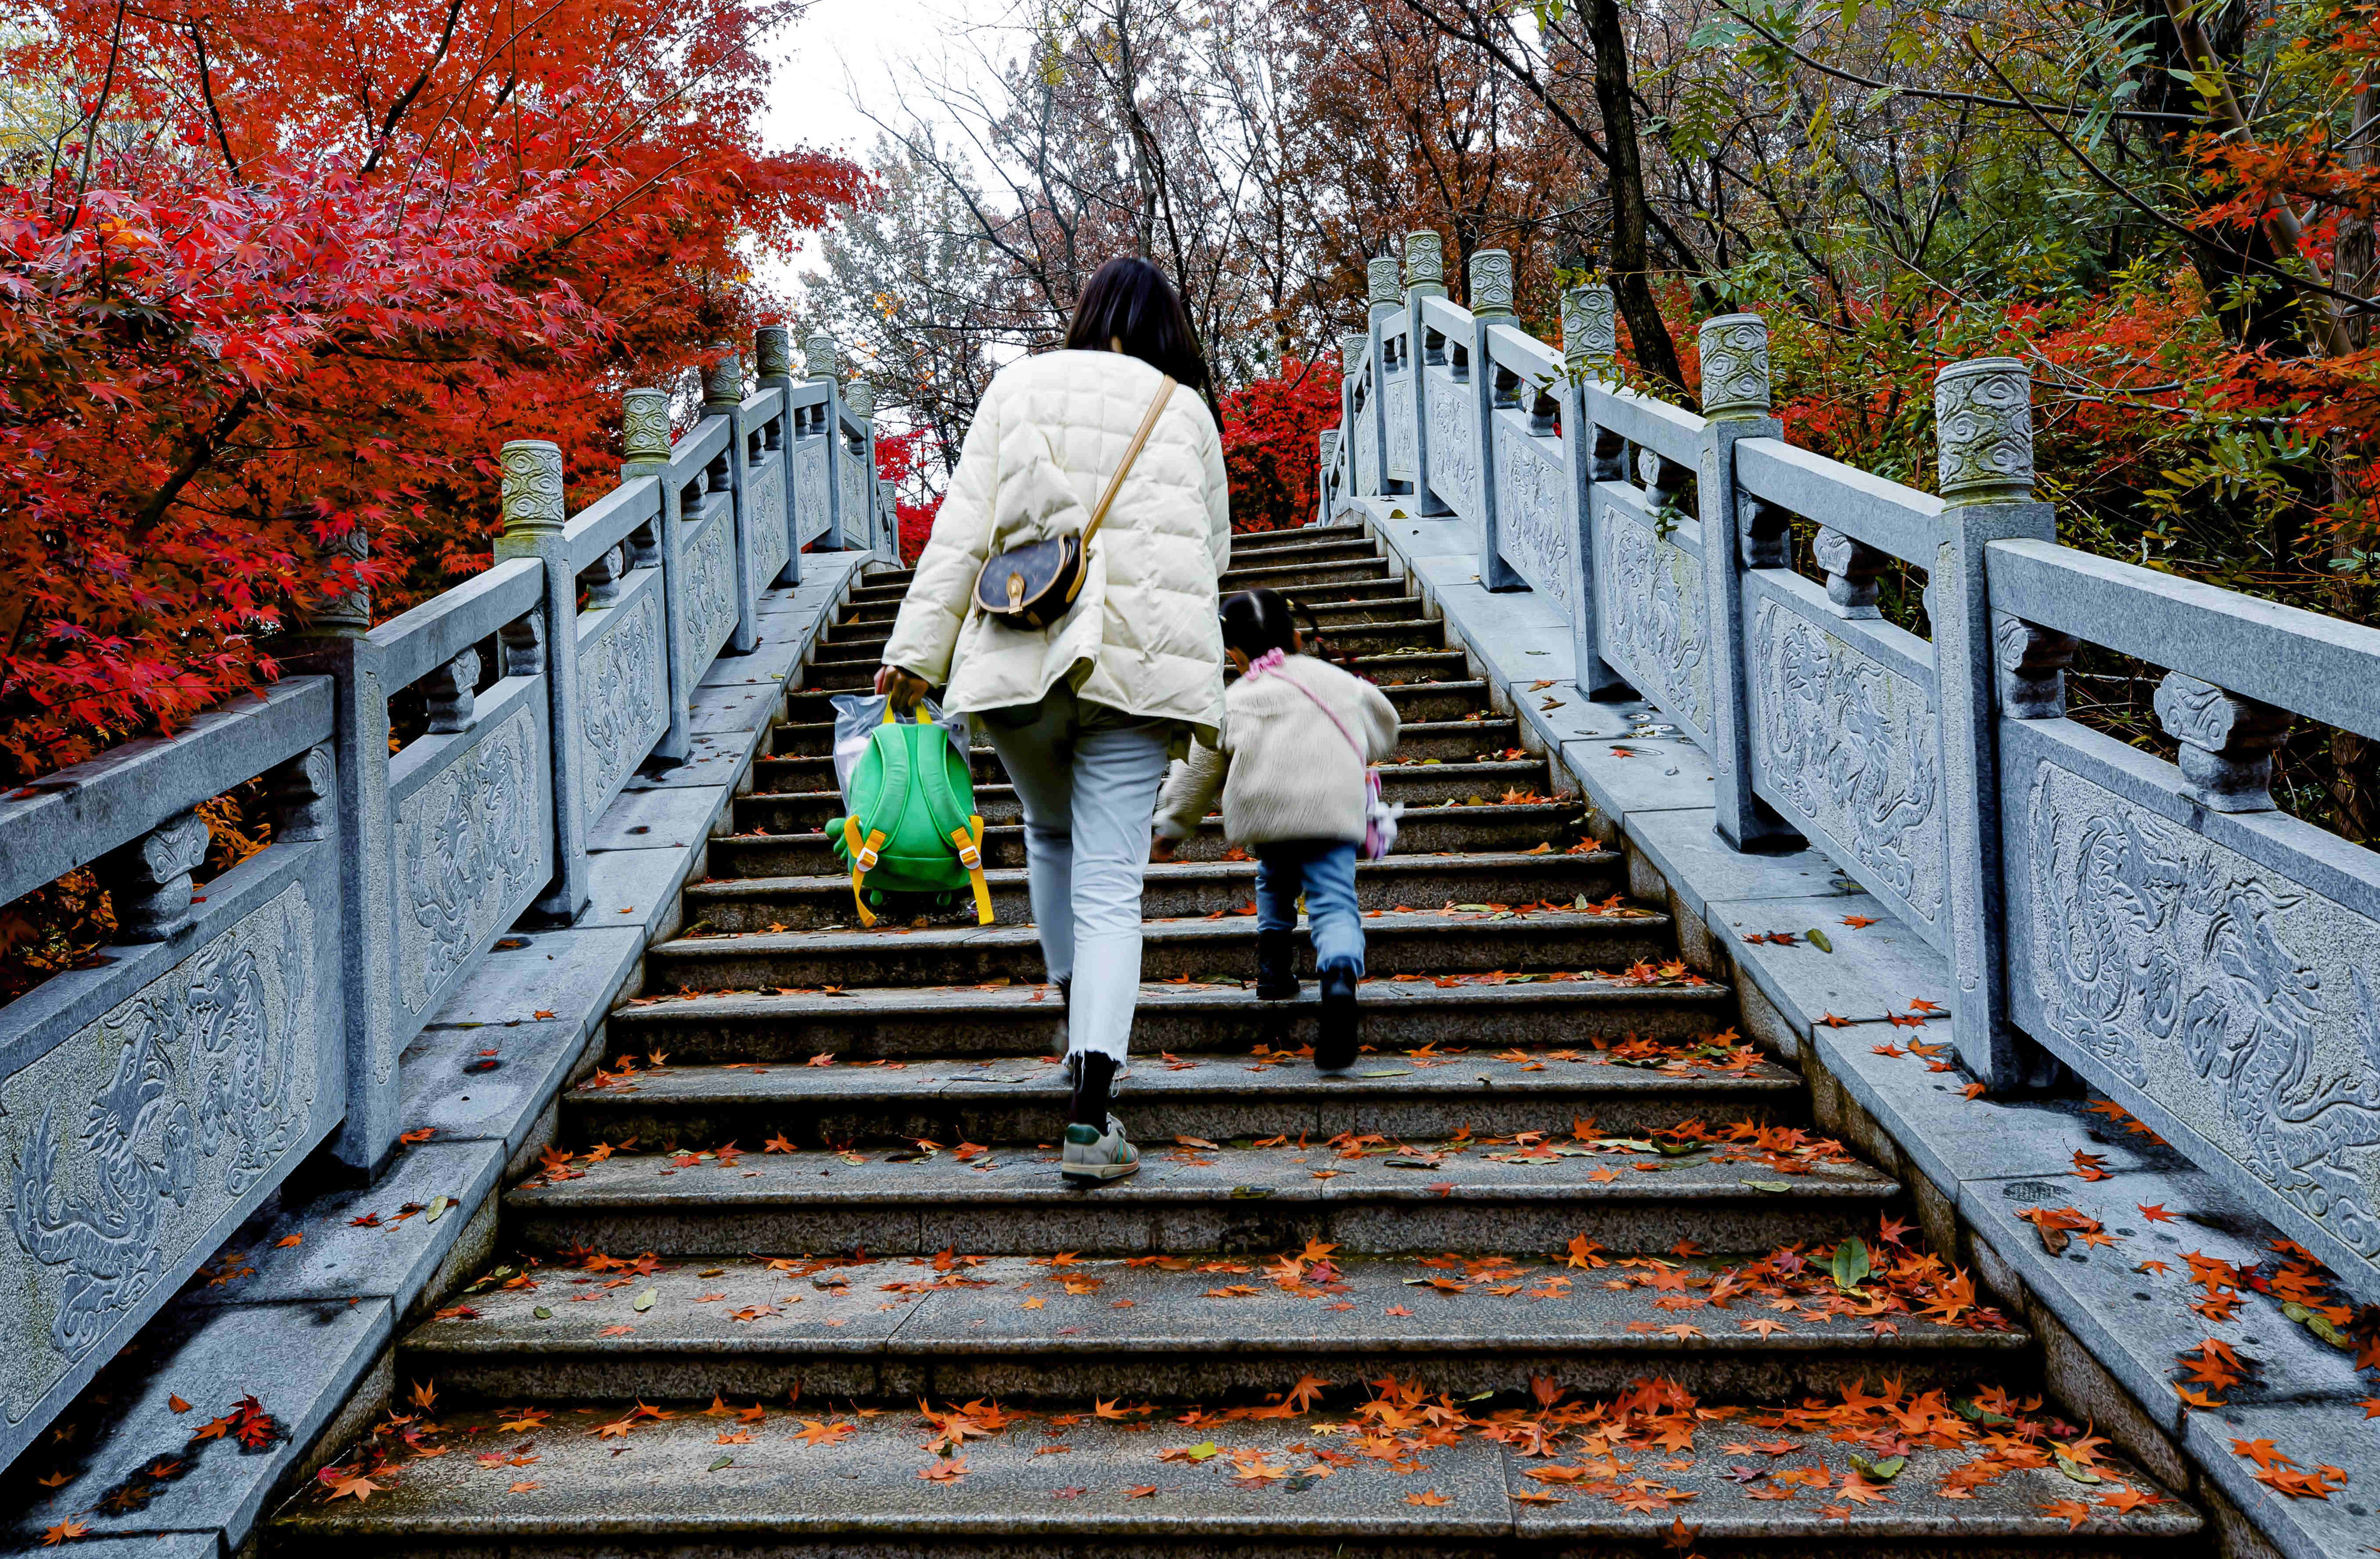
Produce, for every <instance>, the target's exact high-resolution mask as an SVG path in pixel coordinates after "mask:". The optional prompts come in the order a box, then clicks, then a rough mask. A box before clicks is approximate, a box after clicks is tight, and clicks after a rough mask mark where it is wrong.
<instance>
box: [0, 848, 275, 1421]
mask: <svg viewBox="0 0 2380 1559" xmlns="http://www.w3.org/2000/svg"><path fill="white" fill-rule="evenodd" d="M321 933H322V928H321V927H318V926H317V925H316V924H315V918H314V910H313V906H312V905H311V904H310V902H309V901H308V900H307V897H306V889H305V886H304V885H303V884H302V883H297V882H292V883H291V884H289V885H288V886H287V887H286V888H283V889H282V890H281V891H280V892H279V893H277V894H275V895H274V896H273V898H272V899H270V900H267V901H266V902H265V903H263V904H262V905H261V906H260V907H258V908H257V909H255V910H253V911H251V912H249V913H248V914H246V915H244V916H242V917H241V918H240V919H239V920H238V921H237V923H235V924H234V925H230V926H229V927H227V928H225V930H224V931H222V932H220V933H219V934H217V935H216V936H214V937H211V938H210V939H209V940H208V941H207V942H206V944H205V945H204V946H202V947H200V949H198V950H197V951H195V952H193V953H192V954H191V955H190V956H189V957H188V958H186V959H184V960H183V961H181V962H179V963H177V964H176V965H175V966H174V967H173V968H172V969H170V970H168V971H167V972H166V973H164V974H162V975H160V976H158V977H157V978H156V979H154V980H152V981H151V982H149V984H147V985H143V986H142V987H141V988H140V990H139V991H137V992H135V993H134V994H133V995H131V996H130V997H127V998H126V999H124V1000H123V1001H120V1002H118V1003H117V1004H116V1005H115V1006H114V1007H113V1008H110V1009H108V1010H107V1012H106V1013H105V1014H104V1015H103V1016H102V1017H100V1018H99V1019H97V1020H96V1021H93V1022H91V1023H90V1024H88V1025H86V1026H85V1027H83V1028H82V1029H80V1030H79V1031H78V1032H77V1033H74V1034H73V1035H72V1036H71V1037H69V1038H68V1039H67V1040H66V1041H65V1042H64V1043H63V1044H61V1045H58V1046H57V1047H56V1048H55V1049H54V1050H52V1051H50V1052H49V1053H48V1054H47V1055H46V1056H44V1057H42V1058H41V1059H40V1060H38V1061H35V1062H33V1063H32V1064H31V1065H30V1066H28V1067H27V1068H25V1069H24V1070H21V1071H19V1072H18V1073H16V1074H15V1075H14V1076H12V1077H10V1078H8V1079H7V1080H6V1082H0V1120H5V1121H7V1122H11V1123H14V1124H12V1125H11V1126H10V1128H9V1130H11V1131H15V1130H22V1129H23V1123H25V1122H29V1121H30V1122H32V1123H33V1124H32V1125H31V1128H30V1130H27V1131H25V1133H24V1135H23V1136H22V1138H21V1139H20V1140H19V1141H18V1143H17V1153H16V1156H15V1161H14V1163H13V1164H12V1166H11V1167H10V1174H9V1190H10V1192H11V1194H12V1195H13V1197H14V1202H13V1204H12V1205H11V1207H10V1208H9V1226H10V1228H11V1230H12V1232H13V1233H14V1234H15V1235H16V1239H17V1247H18V1251H20V1252H22V1257H23V1260H22V1261H21V1262H19V1261H15V1260H12V1261H9V1262H7V1263H5V1265H0V1270H9V1275H8V1277H7V1279H6V1282H7V1287H8V1289H9V1291H10V1292H11V1293H12V1294H16V1295H18V1296H19V1297H20V1302H21V1303H22V1305H23V1310H22V1312H21V1313H22V1316H23V1320H24V1323H25V1325H26V1330H25V1332H24V1333H22V1334H21V1335H24V1336H25V1338H26V1340H27V1341H30V1340H31V1334H30V1327H31V1326H33V1325H37V1324H39V1323H40V1318H41V1316H42V1314H43V1313H44V1312H46V1314H47V1317H48V1322H47V1331H48V1338H49V1351H46V1352H36V1351H35V1350H34V1349H32V1348H5V1349H0V1397H4V1398H5V1405H6V1414H7V1419H8V1421H9V1422H11V1423H18V1422H22V1421H23V1420H24V1419H25V1418H26V1416H27V1415H28V1414H29V1413H30V1412H31V1410H32V1409H33V1408H34V1406H35V1405H36V1404H37V1403H38V1402H39V1401H40V1400H41V1398H42V1395H43V1393H44V1392H46V1391H47V1390H48V1389H49V1388H50V1386H51V1385H53V1384H55V1382H56V1381H57V1380H58V1379H59V1378H60V1377H61V1376H62V1375H64V1374H65V1373H66V1372H67V1371H68V1370H69V1369H71V1368H72V1367H73V1365H74V1364H75V1363H76V1362H77V1361H78V1360H81V1359H83V1358H84V1357H85V1356H86V1355H88V1354H89V1353H90V1352H91V1349H92V1348H95V1347H97V1346H99V1345H100V1344H101V1343H102V1342H103V1341H104V1340H105V1339H107V1338H108V1337H109V1336H110V1335H112V1334H113V1333H114V1331H115V1328H116V1326H117V1325H118V1323H119V1322H120V1320H121V1319H122V1318H123V1317H124V1316H126V1315H128V1314H129V1313H131V1312H132V1311H135V1310H137V1309H138V1308H139V1307H140V1304H141V1302H142V1300H143V1299H146V1298H147V1297H149V1296H150V1295H151V1294H152V1292H153V1291H154V1290H155V1288H156V1287H157V1286H158V1285H159V1284H160V1283H161V1282H163V1281H164V1275H165V1273H166V1271H167V1269H168V1268H169V1267H171V1266H172V1265H173V1264H174V1263H175V1262H176V1261H177V1260H178V1259H179V1258H181V1257H183V1256H185V1255H187V1254H188V1252H189V1251H190V1249H191V1247H192V1246H193V1244H195V1243H196V1242H197V1241H198V1240H199V1239H201V1238H202V1237H204V1236H206V1235H207V1234H208V1233H209V1232H210V1231H211V1230H212V1228H213V1227H214V1226H215V1224H216V1223H217V1221H218V1220H220V1219H221V1218H222V1216H223V1215H225V1212H226V1211H228V1210H229V1209H230V1208H231V1207H232V1206H233V1205H234V1204H235V1203H236V1202H238V1200H239V1199H240V1198H241V1197H242V1196H244V1195H245V1194H246V1193H247V1192H249V1190H253V1189H254V1188H255V1187H256V1186H257V1185H258V1184H259V1183H260V1182H261V1181H263V1180H264V1179H266V1178H268V1177H269V1176H270V1175H271V1174H272V1173H273V1169H274V1167H275V1166H277V1165H278V1164H279V1162H280V1161H281V1159H282V1158H283V1157H284V1155H285V1154H288V1153H289V1152H291V1151H292V1150H293V1149H295V1148H297V1146H299V1145H300V1142H299V1139H300V1138H301V1136H302V1134H303V1133H304V1131H305V1128H306V1125H307V1122H308V1121H309V1120H310V1118H312V1113H313V1104H314V1095H315V1085H316V1073H315V1069H316V1063H317V1059H318V1057H319V1054H320V1050H319V1045H318V1043H317V1036H316V1033H315V1027H316V1013H315V1002H314V949H315V944H316V941H317V939H318V937H319V936H320V935H321ZM79 1100H87V1101H88V1103H87V1104H85V1105H84V1106H83V1107H82V1120H81V1123H80V1125H79V1128H68V1129H67V1130H72V1138H71V1142H70V1143H69V1142H67V1141H65V1140H62V1127H61V1123H60V1120H59V1115H60V1112H61V1109H62V1108H69V1109H70V1108H72V1107H73V1106H72V1105H71V1104H70V1103H69V1101H79ZM43 1268H46V1269H49V1270H47V1271H43V1270H42V1269H43ZM11 1269H12V1270H11ZM8 1335H11V1336H16V1335H20V1334H19V1332H18V1330H16V1329H14V1328H12V1329H11V1330H10V1332H9V1334H8Z"/></svg>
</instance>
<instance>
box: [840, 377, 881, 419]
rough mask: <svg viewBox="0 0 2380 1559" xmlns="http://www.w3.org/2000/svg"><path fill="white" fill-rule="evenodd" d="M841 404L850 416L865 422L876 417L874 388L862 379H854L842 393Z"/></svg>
mask: <svg viewBox="0 0 2380 1559" xmlns="http://www.w3.org/2000/svg"><path fill="white" fill-rule="evenodd" d="M843 404H844V405H847V406H849V407H850V408H851V415H852V416H854V417H857V418H858V419H859V420H860V421H862V422H866V421H868V419H869V418H871V417H874V416H875V415H876V386H874V385H873V384H870V383H868V381H866V380H864V379H855V380H853V381H851V383H850V385H849V387H848V388H846V389H845V390H844V393H843Z"/></svg>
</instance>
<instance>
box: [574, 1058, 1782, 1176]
mask: <svg viewBox="0 0 2380 1559" xmlns="http://www.w3.org/2000/svg"><path fill="white" fill-rule="evenodd" d="M1165 1054H1166V1055H1171V1054H1172V1052H1167V1053H1165ZM1541 1054H1542V1052H1535V1051H1518V1052H1511V1053H1508V1055H1507V1056H1505V1057H1497V1056H1492V1055H1470V1054H1463V1055H1457V1056H1452V1057H1422V1058H1420V1059H1418V1060H1416V1059H1414V1058H1413V1057H1407V1056H1404V1055H1401V1054H1399V1053H1397V1052H1396V1051H1394V1050H1393V1049H1391V1050H1389V1051H1386V1052H1377V1053H1375V1054H1373V1055H1369V1056H1359V1057H1357V1059H1356V1064H1355V1066H1354V1068H1353V1069H1351V1070H1348V1071H1347V1072H1344V1073H1340V1074H1326V1073H1322V1072H1318V1071H1316V1070H1314V1068H1313V1067H1312V1066H1311V1065H1310V1064H1309V1063H1307V1062H1305V1061H1303V1060H1300V1061H1296V1062H1292V1063H1281V1064H1276V1063H1272V1062H1269V1061H1259V1060H1251V1059H1249V1058H1248V1057H1230V1056H1211V1055H1210V1056H1207V1057H1177V1058H1175V1059H1172V1060H1167V1059H1165V1058H1164V1056H1162V1055H1149V1054H1147V1053H1144V1054H1143V1055H1142V1056H1141V1057H1138V1058H1137V1059H1135V1061H1134V1062H1133V1063H1132V1070H1131V1072H1130V1075H1129V1081H1128V1082H1126V1084H1125V1085H1124V1087H1123V1091H1122V1092H1121V1093H1120V1094H1118V1095H1117V1099H1116V1115H1117V1117H1118V1118H1120V1119H1122V1120H1123V1123H1124V1126H1125V1127H1126V1129H1127V1130H1130V1132H1131V1133H1132V1137H1133V1140H1134V1141H1135V1142H1173V1141H1175V1140H1176V1139H1178V1138H1182V1137H1185V1136H1187V1137H1199V1138H1205V1139H1207V1140H1208V1141H1209V1142H1238V1143H1239V1144H1240V1145H1243V1146H1245V1145H1246V1144H1247V1143H1248V1142H1251V1141H1256V1140H1261V1139H1263V1138H1267V1137H1273V1136H1280V1135H1282V1134H1284V1133H1285V1134H1287V1135H1289V1136H1291V1137H1293V1138H1294V1137H1299V1136H1302V1135H1305V1134H1306V1133H1311V1134H1312V1138H1313V1140H1314V1141H1316V1142H1326V1141H1328V1140H1330V1138H1333V1137H1337V1136H1339V1135H1341V1134H1342V1133H1343V1132H1354V1133H1356V1134H1359V1135H1361V1134H1366V1133H1377V1134H1378V1135H1381V1136H1384V1137H1387V1138H1388V1139H1390V1141H1392V1142H1403V1141H1408V1140H1417V1139H1421V1138H1432V1139H1436V1138H1444V1137H1447V1136H1450V1135H1451V1134H1453V1133H1454V1132H1457V1131H1461V1130H1464V1129H1466V1128H1467V1129H1469V1130H1472V1131H1473V1132H1475V1133H1476V1134H1478V1135H1481V1136H1504V1137H1509V1136H1511V1135H1512V1134H1513V1133H1515V1132H1521V1131H1542V1130H1556V1131H1558V1132H1567V1131H1569V1130H1572V1128H1573V1124H1574V1123H1577V1122H1582V1121H1584V1122H1587V1123H1590V1129H1591V1130H1593V1131H1595V1132H1596V1133H1597V1134H1600V1135H1603V1136H1611V1137H1627V1138H1635V1139H1642V1138H1643V1137H1644V1135H1645V1133H1646V1132H1652V1131H1665V1130H1669V1129H1670V1127H1673V1126H1675V1125H1677V1124H1678V1123H1679V1122H1681V1121H1683V1120H1691V1119H1701V1120H1704V1121H1707V1122H1712V1123H1717V1122H1719V1121H1729V1122H1732V1121H1741V1120H1749V1121H1753V1122H1755V1123H1756V1124H1759V1125H1763V1126H1771V1125H1777V1124H1779V1123H1781V1122H1783V1121H1785V1120H1786V1119H1788V1118H1790V1117H1791V1116H1793V1115H1794V1114H1795V1113H1796V1112H1797V1111H1798V1109H1799V1108H1800V1106H1801V1105H1802V1082H1801V1079H1800V1078H1799V1077H1798V1076H1796V1075H1795V1074H1794V1073H1792V1072H1790V1071H1787V1070H1784V1069H1783V1068H1781V1067H1776V1066H1772V1065H1768V1064H1766V1063H1760V1062H1755V1063H1754V1064H1753V1065H1751V1066H1749V1067H1746V1068H1743V1069H1740V1070H1731V1071H1727V1072H1717V1071H1696V1072H1692V1073H1689V1074H1688V1075H1684V1076H1671V1075H1669V1074H1668V1073H1666V1072H1663V1071H1659V1070H1650V1069H1646V1068H1639V1067H1633V1066H1621V1065H1616V1064H1614V1063H1612V1062H1611V1061H1610V1059H1609V1056H1608V1053H1604V1052H1594V1051H1588V1052H1575V1051H1573V1052H1566V1053H1565V1054H1574V1055H1581V1056H1583V1057H1584V1058H1582V1059H1580V1060H1576V1061H1569V1060H1563V1061H1552V1062H1548V1061H1544V1060H1540V1059H1536V1057H1537V1056H1539V1055H1541ZM1512 1057H1522V1058H1519V1059H1515V1058H1512ZM1749 1058H1750V1057H1749V1055H1748V1053H1747V1055H1746V1059H1749ZM1680 1070H1683V1069H1680ZM1068 1098H1069V1094H1068V1091H1067V1084H1066V1079H1065V1069H1064V1068H1063V1067H1061V1066H1058V1065H1056V1064H1054V1061H1052V1060H1051V1059H1049V1058H1046V1057H1004V1058H1001V1059H996V1060H978V1061H965V1060H954V1059H950V1058H947V1057H945V1058H940V1059H929V1060H924V1061H919V1062H915V1063H910V1064H906V1065H903V1066H900V1067H899V1068H898V1069H897V1070H895V1069H894V1068H892V1067H855V1066H829V1067H814V1066H809V1065H806V1064H796V1065H788V1066H779V1067H765V1066H760V1067H756V1066H751V1065H745V1064H731V1065H728V1066H693V1067H689V1066H681V1065H678V1064H677V1063H676V1061H675V1059H674V1058H672V1060H671V1064H670V1065H668V1066H666V1067H664V1068H662V1069H661V1070H641V1071H637V1072H634V1073H631V1074H627V1075H625V1076H622V1075H620V1074H616V1073H611V1072H606V1073H604V1074H602V1075H601V1077H598V1078H594V1079H591V1080H589V1082H587V1083H584V1084H582V1085H581V1086H579V1087H578V1088H576V1089H574V1090H572V1091H571V1092H570V1093H568V1094H565V1095H564V1097H563V1103H562V1109H563V1118H564V1120H565V1127H566V1130H567V1140H568V1141H569V1142H574V1143H582V1144H583V1143H595V1142H609V1143H612V1144H613V1145H615V1146H617V1145H622V1144H626V1143H630V1142H640V1143H642V1144H643V1145H644V1146H645V1147H646V1148H647V1149H649V1150H650V1149H660V1148H667V1149H673V1150H674V1149H675V1148H677V1147H680V1146H686V1147H688V1148H699V1147H710V1146H715V1145H717V1144H719V1143H722V1142H740V1143H742V1144H744V1145H745V1146H746V1147H747V1149H750V1150H752V1151H755V1152H757V1151H758V1150H759V1145H760V1144H761V1143H763V1142H775V1141H789V1142H793V1143H794V1144H795V1146H797V1147H802V1148H823V1147H828V1146H839V1145H842V1144H844V1143H849V1142H861V1143H868V1142H894V1141H906V1142H917V1141H918V1140H920V1139H924V1140H927V1141H931V1142H941V1143H943V1144H945V1145H955V1144H956V1143H959V1142H986V1143H1014V1142H1055V1141H1056V1140H1057V1139H1058V1138H1059V1136H1060V1135H1061V1134H1062V1133H1063V1132H1064V1130H1066V1106H1067V1102H1068ZM1611 1162H1613V1163H1616V1164H1622V1165H1625V1164H1626V1163H1627V1162H1628V1161H1627V1160H1626V1159H1624V1158H1614V1159H1613V1160H1611Z"/></svg>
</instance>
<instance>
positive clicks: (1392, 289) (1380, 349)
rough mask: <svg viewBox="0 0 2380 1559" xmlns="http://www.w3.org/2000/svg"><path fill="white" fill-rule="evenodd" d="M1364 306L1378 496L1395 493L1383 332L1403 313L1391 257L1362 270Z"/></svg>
mask: <svg viewBox="0 0 2380 1559" xmlns="http://www.w3.org/2000/svg"><path fill="white" fill-rule="evenodd" d="M1365 282H1366V308H1365V328H1366V332H1368V344H1369V345H1370V348H1371V354H1372V397H1371V401H1370V404H1369V405H1366V407H1365V408H1364V417H1365V419H1366V421H1368V422H1369V423H1370V424H1371V425H1372V448H1373V449H1374V450H1375V451H1377V452H1378V453H1377V455H1376V456H1375V458H1374V460H1373V465H1372V487H1373V490H1374V491H1375V492H1376V493H1377V494H1379V495H1382V496H1385V495H1387V494H1389V493H1391V492H1394V491H1396V490H1397V489H1396V484H1395V483H1393V482H1391V481H1390V479H1389V361H1388V332H1387V331H1386V330H1385V329H1384V328H1383V327H1385V326H1386V325H1387V323H1388V322H1389V321H1390V320H1393V319H1395V318H1396V317H1397V316H1398V315H1399V314H1401V313H1403V311H1404V309H1403V305H1402V303H1400V301H1399V289H1398V285H1397V261H1396V257H1395V256H1393V255H1381V256H1379V257H1378V259H1376V260H1373V261H1372V262H1371V264H1370V265H1368V266H1367V267H1366V268H1365Z"/></svg>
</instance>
